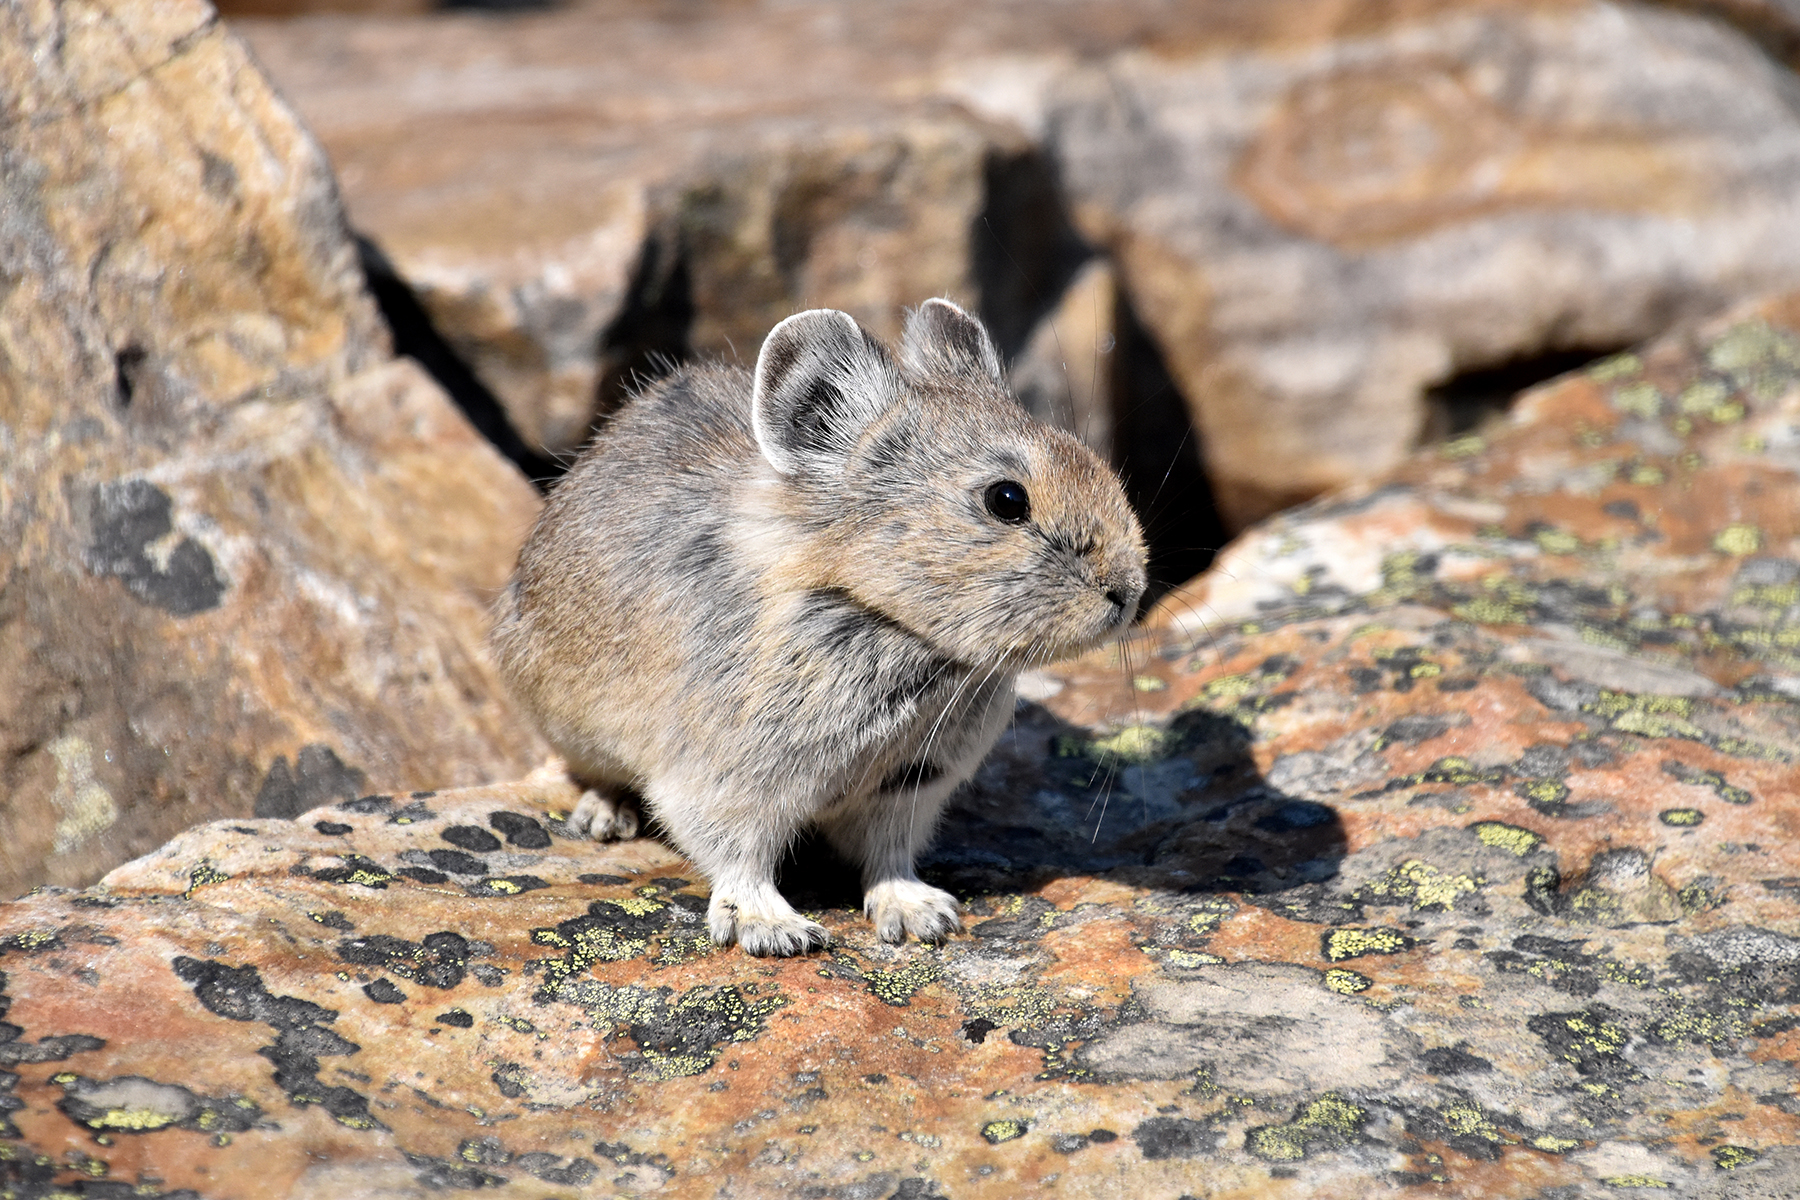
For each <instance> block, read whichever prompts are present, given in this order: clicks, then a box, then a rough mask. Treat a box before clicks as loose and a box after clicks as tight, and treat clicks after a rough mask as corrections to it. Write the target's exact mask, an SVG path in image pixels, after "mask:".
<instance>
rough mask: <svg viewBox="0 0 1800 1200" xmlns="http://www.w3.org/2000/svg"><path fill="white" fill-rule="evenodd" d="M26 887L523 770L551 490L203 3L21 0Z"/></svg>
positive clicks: (0, 242) (7, 389)
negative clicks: (519, 577) (188, 835)
mask: <svg viewBox="0 0 1800 1200" xmlns="http://www.w3.org/2000/svg"><path fill="white" fill-rule="evenodd" d="M0 78H4V79H5V80H7V81H8V83H7V88H6V90H5V93H4V96H3V97H0V106H3V107H0V628H3V629H4V634H3V635H0V790H4V792H5V794H6V797H7V803H6V805H5V809H4V812H3V813H0V892H5V893H8V894H11V893H15V892H17V891H19V890H21V889H23V888H25V887H28V886H31V885H34V884H40V883H46V882H50V883H61V884H75V883H87V882H91V881H92V880H93V879H95V878H97V877H98V876H99V875H100V874H101V873H102V872H104V871H105V870H107V869H109V868H110V867H112V866H114V865H116V864H117V863H118V862H120V861H122V860H124V859H126V858H129V857H131V856H133V855H135V854H141V853H143V852H144V851H146V850H148V849H151V848H153V847H155V846H156V845H158V844H160V843H161V842H163V841H164V840H165V839H166V838H168V837H169V836H170V835H171V834H172V833H174V832H175V831H177V830H180V829H183V828H185V827H187V826H189V825H192V824H193V823H195V822H196V821H200V820H206V819H210V818H214V817H220V816H226V815H246V816H247V815H249V814H250V813H251V812H252V811H257V812H261V813H264V814H266V815H291V814H292V813H295V812H299V811H302V810H303V809H306V808H310V807H312V806H314V805H316V804H318V803H321V802H323V801H325V800H327V799H329V798H330V797H332V796H346V797H347V796H353V795H356V794H358V793H359V792H360V791H361V790H364V789H366V787H368V786H371V785H376V784H380V783H384V782H385V783H386V784H387V785H389V786H396V785H398V784H400V783H401V782H403V781H404V782H406V783H414V784H417V785H419V786H428V785H431V784H434V783H435V784H470V783H477V782H481V781H483V780H487V779H492V778H496V777H500V778H505V777H511V776H514V775H517V774H518V773H519V772H520V771H522V770H524V769H526V768H528V767H529V766H531V765H533V764H534V763H535V762H537V761H540V760H541V756H542V753H543V747H542V745H541V743H539V742H538V741H537V740H536V738H535V735H533V734H532V733H531V732H530V731H529V729H528V728H527V727H526V726H524V725H523V724H522V723H521V722H520V721H519V720H518V719H517V717H516V716H515V715H514V713H513V710H512V708H511V706H510V703H509V702H508V701H507V700H506V699H505V697H504V695H503V693H502V690H501V688H500V686H499V684H498V681H497V678H496V676H495V674H494V672H493V671H492V669H491V668H490V666H489V665H488V663H487V661H486V658H485V657H484V654H483V651H482V648H481V638H482V633H483V629H484V626H485V621H486V616H485V613H486V607H487V605H488V603H489V601H490V599H491V597H492V595H493V594H494V591H495V590H496V589H497V588H498V587H499V586H500V585H501V584H502V583H503V582H504V580H505V577H506V572H507V570H508V567H509V565H510V561H509V560H510V556H511V554H512V552H513V548H514V547H515V546H516V545H517V542H518V540H519V539H520V538H521V537H522V535H523V532H524V530H525V529H526V528H527V527H528V525H529V523H530V521H531V520H532V518H533V515H534V513H535V511H536V504H537V501H536V497H535V495H534V494H533V492H532V490H531V488H530V486H529V485H528V484H527V483H526V482H525V481H524V480H523V479H522V478H521V477H520V476H519V475H518V474H517V472H516V471H514V470H513V468H512V467H511V466H509V465H508V464H507V463H505V462H504V461H502V460H501V459H500V458H499V457H498V456H497V455H496V454H495V453H494V452H493V451H492V450H491V449H490V448H489V447H488V446H487V444H486V443H485V442H483V441H482V440H481V439H480V438H478V437H477V436H476V435H475V434H474V433H473V432H472V430H471V429H470V428H469V427H468V425H467V424H466V422H465V421H464V420H463V418H462V417H461V416H460V415H459V414H458V413H457V412H456V411H455V409H454V408H452V407H451V406H450V405H449V403H448V401H447V400H446V398H445V397H444V395H443V394H442V392H440V391H439V390H438V388H437V386H436V385H435V384H434V383H432V382H431V380H430V379H429V378H427V377H426V376H425V375H424V374H423V372H421V371H420V370H419V369H418V368H417V367H416V366H414V365H412V364H411V363H409V362H406V361H401V360H395V359H393V358H392V357H391V353H390V351H389V348H388V343H387V335H386V332H385V330H384V328H383V326H382V323H381V320H380V317H379V315H378V314H377V312H376V311H375V308H374V306H373V304H372V303H371V302H370V300H369V297H368V295H367V293H366V292H365V290H364V287H363V279H362V274H361V271H360V270H359V268H358V266H357V259H356V254H355V249H354V246H353V244H352V242H351V240H350V237H349V235H348V233H347V231H346V229H345V225H344V220H343V214H342V210H341V208H340V205H339V203H338V198H337V194H336V191H335V188H334V185H333V182H332V178H331V175H330V172H329V170H328V169H327V166H326V163H325V159H324V156H323V155H322V154H321V153H320V151H319V148H318V146H317V145H316V144H315V143H314V142H313V140H312V139H311V138H310V137H309V136H308V135H307V134H306V133H305V132H304V130H302V128H301V127H300V125H299V124H298V122H297V121H296V120H295V118H294V116H293V113H292V112H291V111H290V110H289V109H288V108H287V107H286V105H285V104H283V103H282V102H281V101H280V100H279V99H278V98H277V97H276V96H275V95H274V94H273V92H272V91H271V90H270V89H269V86H268V84H267V82H266V81H265V80H264V78H263V77H262V75H261V74H260V73H259V72H258V71H257V69H256V67H255V66H254V64H253V63H252V62H251V61H250V59H249V57H248V55H247V54H246V53H245V50H244V48H243V46H242V45H241V44H240V43H239V42H238V41H237V40H236V38H234V37H233V36H232V35H231V34H230V33H228V32H227V31H226V30H225V29H224V28H223V27H222V26H221V24H220V23H219V21H218V18H217V17H216V15H215V14H214V13H213V12H212V10H211V9H210V8H208V7H207V6H206V5H204V4H202V3H155V4H151V3H142V4H140V3H134V2H131V0H120V2H119V3H110V2H94V3H84V2H78V0H57V2H48V0H47V2H45V3H39V4H26V5H9V6H7V7H5V8H4V9H0Z"/></svg>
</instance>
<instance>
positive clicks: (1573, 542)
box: [1531, 529, 1581, 554]
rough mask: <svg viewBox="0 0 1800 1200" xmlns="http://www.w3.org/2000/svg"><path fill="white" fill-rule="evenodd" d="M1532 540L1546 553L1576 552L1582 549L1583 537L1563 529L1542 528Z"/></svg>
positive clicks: (1533, 535) (1532, 536)
mask: <svg viewBox="0 0 1800 1200" xmlns="http://www.w3.org/2000/svg"><path fill="white" fill-rule="evenodd" d="M1531 540H1532V541H1534V542H1536V543H1537V545H1538V549H1540V550H1542V551H1543V552H1544V553H1545V554H1574V553H1576V552H1577V551H1579V550H1580V549H1581V539H1580V538H1578V537H1576V536H1575V535H1574V534H1572V533H1568V532H1565V531H1563V530H1561V529H1540V530H1538V532H1536V533H1534V534H1532V535H1531Z"/></svg>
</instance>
